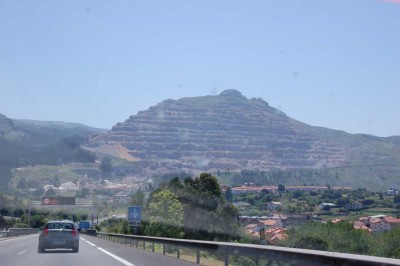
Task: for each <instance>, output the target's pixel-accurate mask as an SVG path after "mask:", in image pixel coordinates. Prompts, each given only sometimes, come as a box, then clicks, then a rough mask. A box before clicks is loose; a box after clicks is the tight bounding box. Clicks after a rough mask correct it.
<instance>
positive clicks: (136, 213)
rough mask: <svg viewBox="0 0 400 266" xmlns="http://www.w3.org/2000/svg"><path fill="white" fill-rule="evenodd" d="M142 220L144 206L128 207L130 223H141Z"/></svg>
mask: <svg viewBox="0 0 400 266" xmlns="http://www.w3.org/2000/svg"><path fill="white" fill-rule="evenodd" d="M141 220H142V206H129V207H128V223H130V224H139V223H140V222H141Z"/></svg>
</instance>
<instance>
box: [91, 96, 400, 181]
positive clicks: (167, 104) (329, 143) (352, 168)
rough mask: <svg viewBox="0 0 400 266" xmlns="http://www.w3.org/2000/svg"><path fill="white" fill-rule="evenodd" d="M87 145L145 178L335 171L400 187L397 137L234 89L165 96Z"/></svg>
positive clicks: (340, 177) (346, 176) (342, 177)
mask: <svg viewBox="0 0 400 266" xmlns="http://www.w3.org/2000/svg"><path fill="white" fill-rule="evenodd" d="M88 148H90V149H92V150H93V151H96V152H98V153H100V154H103V155H112V156H114V157H119V158H123V159H125V160H128V161H131V163H130V165H131V170H132V171H134V173H135V174H140V175H151V174H154V173H160V172H161V173H165V172H182V171H186V172H193V173H197V172H201V171H211V172H213V171H218V170H219V171H230V172H235V171H237V172H240V171H242V170H244V169H247V170H258V171H269V170H273V169H335V172H336V173H337V174H336V176H337V177H338V178H337V179H338V180H334V181H335V183H338V184H342V185H357V186H362V187H371V186H375V185H379V186H381V187H382V185H386V186H391V185H392V184H394V185H400V180H399V178H398V177H399V175H400V174H399V170H400V169H399V165H400V144H399V142H398V138H396V137H393V138H379V137H375V136H370V135H361V134H358V135H355V134H349V133H346V132H343V131H337V130H331V129H327V128H322V127H313V126H310V125H307V124H304V123H302V122H300V121H297V120H295V119H292V118H290V117H289V116H287V115H286V114H284V113H283V112H281V111H279V110H277V109H276V108H273V107H271V106H270V105H269V104H268V103H267V102H266V101H264V100H263V99H260V98H258V99H255V98H252V99H248V98H246V97H245V96H243V95H242V94H241V93H240V92H239V91H236V90H227V91H224V92H222V93H221V94H220V95H216V96H202V97H190V98H182V99H179V100H166V101H163V102H161V103H159V104H157V105H156V106H153V107H150V108H149V109H148V110H146V111H141V112H139V113H138V114H137V115H132V116H130V117H129V118H128V119H127V120H126V121H124V122H121V123H117V124H116V125H115V126H114V127H113V128H112V129H111V130H110V131H107V132H105V133H103V134H99V135H97V136H95V137H93V138H91V139H90V142H89V145H88Z"/></svg>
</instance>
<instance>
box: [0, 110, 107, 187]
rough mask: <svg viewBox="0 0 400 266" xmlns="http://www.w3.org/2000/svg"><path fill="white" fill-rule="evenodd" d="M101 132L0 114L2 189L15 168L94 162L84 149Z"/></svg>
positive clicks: (71, 124) (62, 123)
mask: <svg viewBox="0 0 400 266" xmlns="http://www.w3.org/2000/svg"><path fill="white" fill-rule="evenodd" d="M102 131H104V130H100V129H96V128H91V127H87V126H84V125H80V124H74V123H64V122H41V121H33V120H13V119H10V118H7V117H6V116H4V115H2V114H0V181H1V184H2V186H3V187H4V185H5V184H6V181H7V180H8V179H9V178H10V177H11V169H12V168H16V167H21V166H28V165H35V164H53V165H54V164H60V163H67V162H92V161H94V159H95V157H94V154H92V153H91V152H88V151H87V150H84V149H82V148H81V145H82V144H84V143H85V142H86V140H87V138H88V136H89V135H90V134H91V133H94V132H102Z"/></svg>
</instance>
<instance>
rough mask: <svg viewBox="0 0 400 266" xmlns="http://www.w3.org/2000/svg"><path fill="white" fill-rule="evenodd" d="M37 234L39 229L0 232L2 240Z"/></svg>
mask: <svg viewBox="0 0 400 266" xmlns="http://www.w3.org/2000/svg"><path fill="white" fill-rule="evenodd" d="M37 232H38V229H37V228H9V229H8V230H3V231H0V238H6V237H16V236H22V235H30V234H35V233H37Z"/></svg>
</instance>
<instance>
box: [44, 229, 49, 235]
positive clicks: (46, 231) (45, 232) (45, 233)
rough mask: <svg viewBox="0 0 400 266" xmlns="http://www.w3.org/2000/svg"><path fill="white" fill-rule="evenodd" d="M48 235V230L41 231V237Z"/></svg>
mask: <svg viewBox="0 0 400 266" xmlns="http://www.w3.org/2000/svg"><path fill="white" fill-rule="evenodd" d="M48 234H49V229H47V228H45V229H43V232H42V236H47V235H48Z"/></svg>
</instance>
